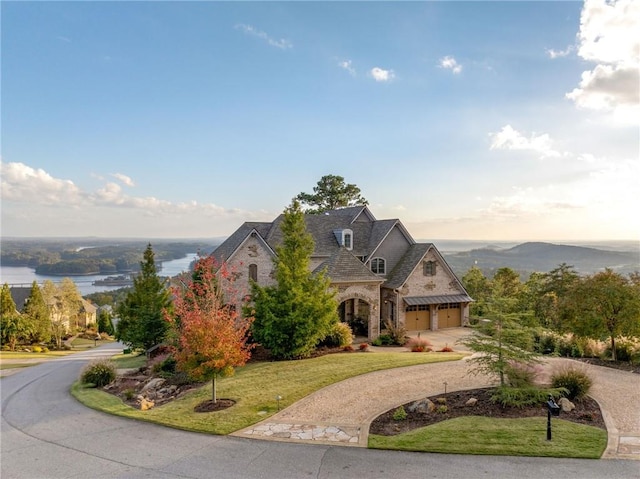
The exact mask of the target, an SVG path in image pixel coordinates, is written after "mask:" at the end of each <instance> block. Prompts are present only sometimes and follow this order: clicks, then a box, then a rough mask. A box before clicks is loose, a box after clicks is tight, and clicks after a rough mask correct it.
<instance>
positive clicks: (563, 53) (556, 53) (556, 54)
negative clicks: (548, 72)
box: [547, 45, 574, 60]
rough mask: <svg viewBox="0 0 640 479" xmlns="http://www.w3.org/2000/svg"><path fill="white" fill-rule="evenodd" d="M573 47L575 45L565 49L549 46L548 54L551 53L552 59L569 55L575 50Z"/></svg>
mask: <svg viewBox="0 0 640 479" xmlns="http://www.w3.org/2000/svg"><path fill="white" fill-rule="evenodd" d="M573 49H574V47H573V45H569V46H568V47H567V48H565V49H564V50H554V49H553V48H548V49H547V55H549V58H551V59H552V60H553V59H556V58H562V57H566V56H568V55H569V54H570V53H571V52H572V51H573Z"/></svg>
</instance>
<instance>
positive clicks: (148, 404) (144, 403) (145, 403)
mask: <svg viewBox="0 0 640 479" xmlns="http://www.w3.org/2000/svg"><path fill="white" fill-rule="evenodd" d="M153 406H155V403H154V402H153V401H149V400H147V399H145V398H142V400H141V401H140V410H141V411H148V410H149V409H151V408H152V407H153Z"/></svg>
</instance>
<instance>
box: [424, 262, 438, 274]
mask: <svg viewBox="0 0 640 479" xmlns="http://www.w3.org/2000/svg"><path fill="white" fill-rule="evenodd" d="M424 275H425V276H435V275H436V262H435V261H425V262H424Z"/></svg>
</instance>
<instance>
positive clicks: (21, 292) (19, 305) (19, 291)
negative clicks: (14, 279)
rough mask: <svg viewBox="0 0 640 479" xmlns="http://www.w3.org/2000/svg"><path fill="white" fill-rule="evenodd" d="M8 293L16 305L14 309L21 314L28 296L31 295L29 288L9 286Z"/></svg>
mask: <svg viewBox="0 0 640 479" xmlns="http://www.w3.org/2000/svg"><path fill="white" fill-rule="evenodd" d="M9 292H10V293H11V298H12V299H13V302H14V303H16V309H17V310H18V312H20V313H21V312H22V310H24V307H25V306H26V304H27V299H28V298H29V295H30V294H31V286H29V287H28V288H27V287H24V286H11V287H10V288H9Z"/></svg>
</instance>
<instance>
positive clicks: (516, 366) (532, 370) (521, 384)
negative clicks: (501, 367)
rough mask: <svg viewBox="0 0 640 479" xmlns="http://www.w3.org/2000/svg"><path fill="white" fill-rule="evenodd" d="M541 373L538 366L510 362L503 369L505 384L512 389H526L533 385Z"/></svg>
mask: <svg viewBox="0 0 640 479" xmlns="http://www.w3.org/2000/svg"><path fill="white" fill-rule="evenodd" d="M541 372H542V368H541V367H540V366H539V365H538V364H527V363H520V362H516V361H511V362H509V364H508V365H507V367H506V369H505V375H506V377H507V382H508V383H509V385H510V386H511V387H514V388H527V387H531V386H533V385H534V384H535V382H536V379H538V376H539V375H540V373H541Z"/></svg>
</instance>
